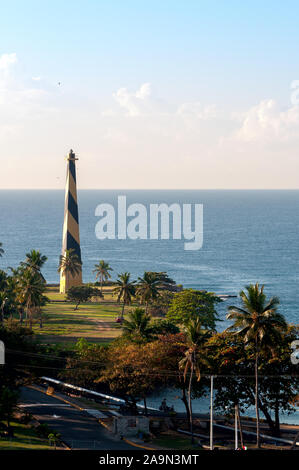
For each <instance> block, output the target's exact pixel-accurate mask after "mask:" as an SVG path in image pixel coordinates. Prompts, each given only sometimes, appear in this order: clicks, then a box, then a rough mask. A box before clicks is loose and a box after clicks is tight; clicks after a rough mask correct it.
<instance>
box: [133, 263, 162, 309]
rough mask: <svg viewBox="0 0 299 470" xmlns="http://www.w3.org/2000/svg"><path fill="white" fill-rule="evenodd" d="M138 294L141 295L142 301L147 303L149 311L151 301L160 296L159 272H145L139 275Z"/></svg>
mask: <svg viewBox="0 0 299 470" xmlns="http://www.w3.org/2000/svg"><path fill="white" fill-rule="evenodd" d="M138 281H139V282H138V285H137V289H136V294H137V295H138V296H139V297H140V300H141V302H142V303H145V311H146V313H147V310H148V304H149V302H151V301H153V300H155V299H156V298H157V297H158V296H159V286H160V278H159V276H157V273H154V272H145V273H144V275H143V277H138Z"/></svg>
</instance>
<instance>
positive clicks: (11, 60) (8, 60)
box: [0, 53, 17, 70]
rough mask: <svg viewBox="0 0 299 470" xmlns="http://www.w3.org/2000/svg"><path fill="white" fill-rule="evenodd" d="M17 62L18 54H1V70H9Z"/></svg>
mask: <svg viewBox="0 0 299 470" xmlns="http://www.w3.org/2000/svg"><path fill="white" fill-rule="evenodd" d="M16 62H17V54H16V53H12V54H2V55H1V56H0V70H7V69H9V68H10V66H11V65H13V64H15V63H16Z"/></svg>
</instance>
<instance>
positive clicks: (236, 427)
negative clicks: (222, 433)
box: [235, 405, 239, 450]
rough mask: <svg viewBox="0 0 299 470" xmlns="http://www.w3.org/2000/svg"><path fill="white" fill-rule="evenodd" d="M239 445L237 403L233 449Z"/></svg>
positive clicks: (236, 407)
mask: <svg viewBox="0 0 299 470" xmlns="http://www.w3.org/2000/svg"><path fill="white" fill-rule="evenodd" d="M238 447H239V443H238V405H235V450H237V449H238Z"/></svg>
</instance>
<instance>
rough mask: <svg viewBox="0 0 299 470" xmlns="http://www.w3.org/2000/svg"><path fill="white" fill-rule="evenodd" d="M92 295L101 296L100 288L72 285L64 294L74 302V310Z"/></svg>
mask: <svg viewBox="0 0 299 470" xmlns="http://www.w3.org/2000/svg"><path fill="white" fill-rule="evenodd" d="M92 297H103V294H102V293H101V291H100V290H98V289H95V288H94V287H90V286H73V287H70V288H69V289H68V291H67V294H66V299H67V300H68V301H69V302H74V303H75V308H74V310H78V307H79V305H80V304H82V303H84V302H88V301H90V300H91V299H92Z"/></svg>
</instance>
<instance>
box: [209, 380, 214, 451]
mask: <svg viewBox="0 0 299 470" xmlns="http://www.w3.org/2000/svg"><path fill="white" fill-rule="evenodd" d="M213 395H214V376H213V375H211V396H210V450H213V449H214V436H213V405H214V403H213V401H214V400H213Z"/></svg>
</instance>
